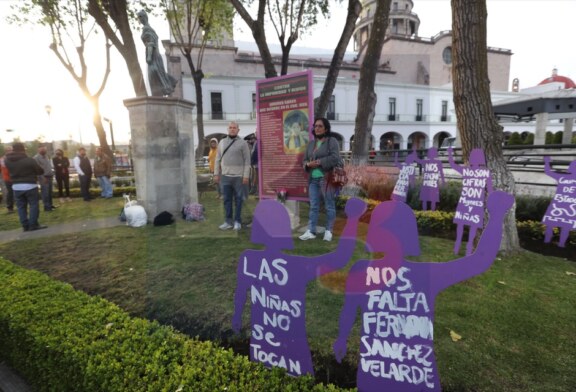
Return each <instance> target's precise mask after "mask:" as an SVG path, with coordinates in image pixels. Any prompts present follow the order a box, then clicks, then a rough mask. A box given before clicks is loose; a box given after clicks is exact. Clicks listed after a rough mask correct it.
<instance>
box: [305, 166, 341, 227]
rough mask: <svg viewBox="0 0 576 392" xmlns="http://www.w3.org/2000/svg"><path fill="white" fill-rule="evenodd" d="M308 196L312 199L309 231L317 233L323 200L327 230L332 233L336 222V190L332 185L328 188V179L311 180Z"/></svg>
mask: <svg viewBox="0 0 576 392" xmlns="http://www.w3.org/2000/svg"><path fill="white" fill-rule="evenodd" d="M308 195H309V197H310V215H309V222H308V230H310V231H311V232H312V233H316V225H317V224H318V215H319V214H320V202H321V200H322V199H323V200H324V207H325V208H326V230H328V231H332V228H333V227H334V221H335V220H336V190H335V189H334V188H333V187H332V186H330V185H328V187H326V179H325V178H324V177H320V178H310V182H309V183H308Z"/></svg>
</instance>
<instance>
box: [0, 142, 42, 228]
mask: <svg viewBox="0 0 576 392" xmlns="http://www.w3.org/2000/svg"><path fill="white" fill-rule="evenodd" d="M4 164H5V165H6V167H7V168H8V171H9V172H10V178H11V179H12V190H13V191H14V198H15V199H16V207H17V208H18V217H19V218H20V224H22V229H23V230H24V231H34V230H40V229H45V228H46V226H40V224H39V223H38V217H39V216H40V209H39V207H38V201H39V194H38V176H40V175H43V174H44V169H42V167H40V165H39V164H38V162H36V160H34V159H33V158H30V157H29V156H27V155H26V150H25V148H24V144H22V143H14V144H13V145H12V152H11V153H9V154H6V158H5V160H4ZM28 206H30V213H28Z"/></svg>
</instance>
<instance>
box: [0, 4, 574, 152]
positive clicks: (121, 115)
mask: <svg viewBox="0 0 576 392" xmlns="http://www.w3.org/2000/svg"><path fill="white" fill-rule="evenodd" d="M15 3H17V2H16V1H13V0H0V36H2V37H3V38H4V39H3V40H2V42H3V43H2V45H3V46H4V47H3V48H2V53H3V55H2V60H1V61H0V140H2V142H10V141H11V140H12V138H13V137H14V136H17V137H20V138H21V139H23V140H31V139H34V138H36V137H42V138H43V139H44V140H45V141H51V140H57V139H74V140H76V141H80V140H81V141H82V142H83V143H95V142H96V136H95V131H94V128H93V126H92V124H91V109H90V107H89V105H88V104H87V103H86V100H85V99H84V98H83V96H82V94H81V93H80V92H79V89H78V87H77V86H76V84H75V82H74V81H73V80H72V78H71V76H70V75H69V74H68V73H67V72H66V71H65V70H64V67H63V66H62V65H61V64H60V63H59V62H58V60H57V59H56V56H55V55H54V54H53V53H52V52H51V51H50V49H49V48H48V45H49V43H50V41H51V38H50V33H49V31H48V30H46V29H43V28H40V27H32V26H27V27H18V26H14V25H9V24H7V23H6V21H5V18H6V16H7V15H9V14H10V13H12V11H11V10H10V5H11V4H15ZM343 3H344V4H345V3H346V1H343ZM487 4H488V45H489V46H493V47H499V48H506V49H511V50H512V52H513V53H514V55H513V56H512V61H511V71H510V83H511V81H512V79H514V78H519V79H520V87H521V88H526V87H531V86H534V85H536V84H538V83H539V82H540V81H542V80H543V79H544V78H546V77H548V76H550V74H551V72H552V69H553V68H554V67H556V68H558V73H559V74H560V75H564V76H568V77H570V78H572V79H576V56H575V55H574V53H573V43H572V41H573V38H574V29H573V27H572V25H573V18H574V15H576V1H574V0H488V2H487ZM413 12H415V13H417V14H418V16H419V18H420V30H419V35H420V36H422V37H431V36H434V35H436V34H437V33H439V32H440V31H442V30H450V28H451V12H450V0H414V9H413ZM345 14H346V9H345V6H344V5H342V6H340V7H338V8H335V9H333V11H332V15H331V19H330V20H329V21H321V22H320V23H319V25H318V28H317V29H316V31H313V32H311V33H309V34H308V35H306V36H305V37H304V40H303V41H304V45H305V46H308V47H313V48H324V49H330V48H333V47H334V46H336V43H337V41H338V38H339V34H340V30H341V25H342V23H343V21H344V19H345ZM150 24H151V26H152V27H153V28H154V29H155V30H156V31H157V33H158V34H159V36H160V39H167V38H168V26H167V23H166V22H165V21H163V20H162V19H161V18H158V17H155V18H154V17H152V18H151V20H150ZM326 31H333V33H331V34H327V33H326ZM134 35H135V41H136V45H137V47H138V49H139V55H140V56H141V61H140V63H141V64H144V59H143V58H142V56H143V52H144V48H143V45H142V43H141V41H140V29H139V28H138V29H137V30H136V31H134ZM267 37H268V39H269V40H271V41H272V40H273V39H274V40H275V35H274V34H273V33H272V32H270V33H268V34H267ZM235 39H237V40H243V41H249V40H251V35H250V34H249V32H248V29H247V28H246V27H244V26H243V22H242V21H241V20H240V19H237V20H235ZM271 43H276V42H275V41H273V42H271ZM302 44H303V42H297V45H302ZM100 46H101V45H95V46H94V48H93V49H91V52H90V57H89V60H90V65H93V67H91V72H93V73H94V78H93V79H92V80H93V82H92V84H91V85H92V88H93V89H96V86H97V83H96V81H99V80H100V78H101V69H98V66H97V65H98V64H99V63H101V61H102V59H103V54H102V51H101V49H99V48H100ZM114 50H115V49H114V48H112V51H113V52H114ZM144 72H145V70H144ZM133 96H134V92H133V90H132V85H131V83H130V80H129V76H128V72H127V71H126V66H125V64H124V62H123V60H122V58H121V57H120V56H119V55H114V56H113V59H112V73H111V75H110V79H109V81H108V84H107V87H106V90H105V92H104V95H103V96H102V99H101V113H102V115H103V116H105V117H108V118H110V119H111V120H112V121H113V122H114V134H115V139H116V144H120V143H122V142H127V141H128V139H129V124H128V112H127V110H126V109H125V107H124V105H123V100H124V99H126V98H131V97H133ZM46 105H49V106H50V107H51V112H50V116H48V114H47V112H46V109H45V108H46ZM104 126H105V128H106V129H108V124H106V123H105V124H104ZM7 130H11V131H10V132H7Z"/></svg>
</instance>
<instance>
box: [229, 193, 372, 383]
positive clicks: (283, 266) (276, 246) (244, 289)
mask: <svg viewBox="0 0 576 392" xmlns="http://www.w3.org/2000/svg"><path fill="white" fill-rule="evenodd" d="M365 210H366V203H364V202H363V201H362V200H360V199H356V198H353V199H350V200H348V202H347V204H346V208H345V211H346V215H347V218H348V220H347V222H346V226H345V227H344V230H343V232H342V235H341V237H340V240H339V242H338V247H337V249H336V250H335V251H334V252H332V253H328V254H325V255H321V256H316V257H303V256H296V255H289V254H285V253H283V252H282V251H283V250H284V249H292V248H293V247H294V244H293V240H292V233H291V231H290V218H289V216H288V213H287V212H286V209H285V208H284V206H283V205H282V204H280V203H279V202H277V201H275V200H262V201H260V202H259V203H258V205H257V206H256V209H255V211H254V220H253V221H252V236H251V240H252V242H253V243H258V244H264V246H265V249H263V250H246V251H244V253H243V254H242V255H241V256H240V259H239V261H238V269H237V286H236V292H235V295H234V316H233V320H232V328H233V330H234V331H235V332H239V331H240V329H241V326H242V313H243V310H244V305H245V302H246V296H247V294H248V298H249V301H250V304H251V337H250V359H251V360H252V361H257V362H262V363H263V364H264V365H265V366H267V367H271V366H277V367H282V368H285V369H286V370H287V371H288V373H289V374H291V375H294V376H300V375H302V374H306V373H309V374H314V369H313V365H312V356H311V353H310V348H309V347H308V339H307V336H306V317H305V316H306V287H307V286H308V283H310V282H311V281H312V280H314V279H316V278H317V277H318V276H320V275H324V274H326V273H329V272H333V271H335V270H338V269H340V268H342V267H344V266H345V265H346V264H347V263H348V261H349V260H350V258H351V256H352V253H353V252H354V248H355V247H356V231H357V228H358V220H359V218H360V216H361V215H362V214H363V213H364V211H365Z"/></svg>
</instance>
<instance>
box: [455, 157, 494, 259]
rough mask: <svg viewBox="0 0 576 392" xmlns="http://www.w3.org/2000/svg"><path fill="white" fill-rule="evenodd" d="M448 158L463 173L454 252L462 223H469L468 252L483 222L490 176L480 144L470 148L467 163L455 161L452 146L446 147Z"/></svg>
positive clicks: (461, 233)
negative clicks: (459, 163) (466, 164)
mask: <svg viewBox="0 0 576 392" xmlns="http://www.w3.org/2000/svg"><path fill="white" fill-rule="evenodd" d="M448 161H449V162H450V166H451V167H452V169H454V170H456V171H457V172H458V173H460V174H461V175H462V191H461V192H460V199H458V206H457V207H456V214H455V215H454V221H453V222H454V223H456V243H455V244H454V254H458V252H459V251H460V244H461V243H462V235H463V233H464V226H469V231H468V244H467V246H466V254H467V255H469V254H471V253H472V249H473V248H474V239H475V238H476V231H477V230H478V229H481V228H482V226H483V225H484V201H485V199H486V193H488V194H489V193H491V192H492V177H491V176H490V169H488V168H487V167H486V158H485V157H484V152H483V151H482V149H480V148H475V149H473V150H472V151H471V152H470V159H469V162H470V166H460V165H458V164H457V163H456V162H454V155H453V153H452V147H450V148H448Z"/></svg>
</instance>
